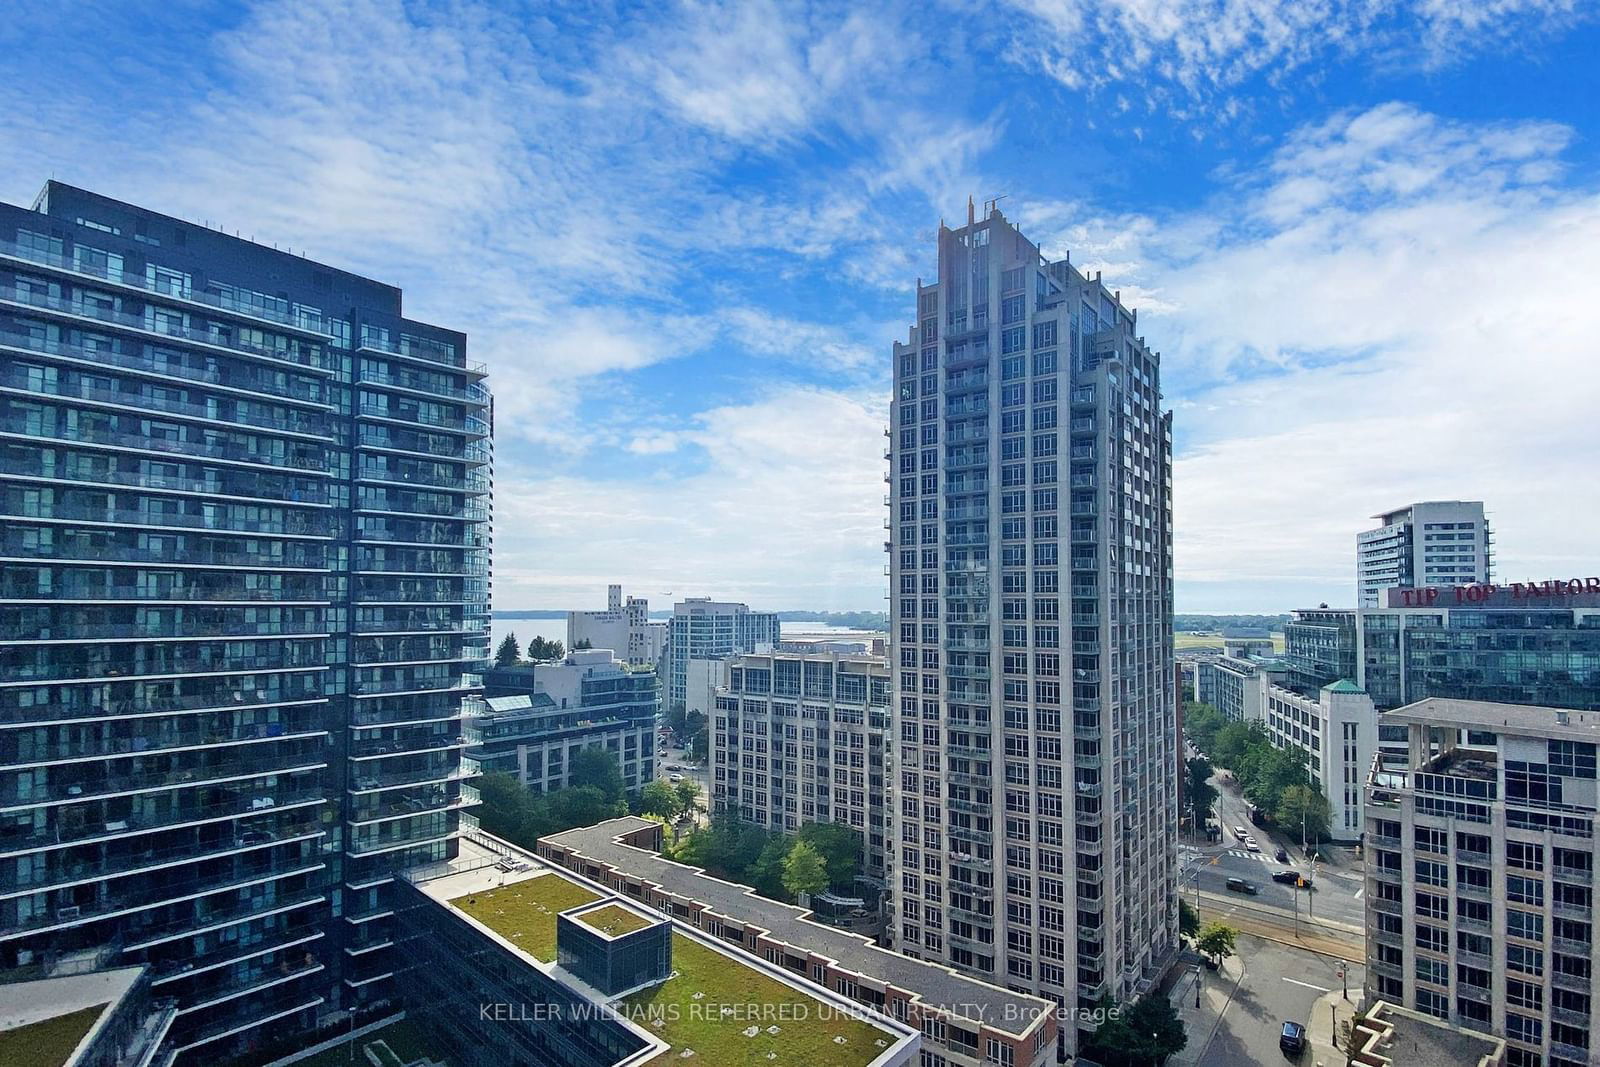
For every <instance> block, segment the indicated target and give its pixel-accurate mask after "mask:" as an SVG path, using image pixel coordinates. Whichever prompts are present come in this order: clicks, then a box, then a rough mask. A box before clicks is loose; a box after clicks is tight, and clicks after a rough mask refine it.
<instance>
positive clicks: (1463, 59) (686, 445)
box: [0, 0, 1600, 611]
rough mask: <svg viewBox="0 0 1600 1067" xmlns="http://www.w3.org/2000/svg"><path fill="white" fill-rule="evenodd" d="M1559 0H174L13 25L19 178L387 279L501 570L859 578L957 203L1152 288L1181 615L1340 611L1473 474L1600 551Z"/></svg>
mask: <svg viewBox="0 0 1600 1067" xmlns="http://www.w3.org/2000/svg"><path fill="white" fill-rule="evenodd" d="M1593 11H1594V7H1593V6H1592V5H1588V4H1580V3H1578V2H1576V0H1485V2H1481V3H1471V2H1468V0H1412V2H1394V3H1373V2H1370V0H1300V2H1296V3H1293V4H1287V3H1285V4H1274V3H1267V2H1264V0H1099V2H1096V3H1087V2H1079V0H1021V2H1014V3H1001V4H985V5H979V4H975V3H963V2H945V3H940V2H933V3H920V4H905V5H900V4H896V3H875V4H869V5H860V4H838V5H813V6H804V5H799V4H765V3H745V4H713V3H693V4H674V3H662V4H654V5H634V4H617V5H604V4H573V5H563V4H513V3H474V2H470V0H461V2H456V3H425V2H417V3H400V2H384V0H295V2H292V3H279V2H256V3H237V4H209V3H197V2H193V0H166V2H163V3H161V4H143V3H132V2H105V3H96V2H87V0H84V2H72V0H65V2H62V3H58V4H38V5H26V6H19V9H18V10H10V11H8V13H7V20H6V21H5V22H4V23H0V55H3V56H4V59H3V60H0V63H3V64H4V66H3V68H0V116H3V117H0V144H3V145H4V146H5V151H4V152H0V198H4V199H6V200H9V201H11V202H13V203H27V202H29V200H30V199H31V198H32V196H33V194H34V193H35V192H36V191H37V189H38V186H39V185H40V183H41V182H42V181H43V180H44V179H45V178H47V177H49V176H52V175H53V176H55V177H57V178H60V179H62V180H66V181H71V182H73V183H76V184H81V185H84V186H87V187H89V188H92V189H96V190H98V191H101V192H104V193H106V194H108V195H112V196H116V197H119V198H122V199H126V200H130V201H134V202H137V203H141V204H144V205H147V206H150V207H153V208H156V209H159V210H163V211H167V212H169V213H171V214H175V215H179V216H182V217H185V218H189V219H193V220H195V221H202V220H210V221H211V222H212V223H213V224H215V223H217V222H219V221H220V222H221V223H222V224H223V225H225V226H227V227H228V228H229V229H239V230H240V231H242V232H243V233H244V234H245V235H246V236H249V235H252V234H253V235H254V236H255V237H256V238H257V239H258V240H261V241H264V242H269V243H277V244H279V245H286V246H289V247H292V248H294V249H295V250H297V251H299V250H302V249H303V250H305V251H306V252H307V254H309V255H311V256H313V257H316V258H320V259H324V260H326V261H328V262H331V263H335V264H338V265H341V266H345V267H348V268H350V269H354V270H358V271H362V272H365V273H369V274H371V275H373V276H376V277H379V278H382V279H384V280H386V281H391V282H395V283H397V284H400V285H402V286H404V288H405V290H406V301H407V310H408V313H410V314H412V315H413V316H415V317H419V318H423V319H428V320H432V321H436V322H439V323H442V324H446V325H450V326H453V327H456V328H460V329H463V330H466V331H467V332H468V334H469V336H470V338H471V341H470V343H471V345H472V346H473V348H474V349H475V354H476V356H477V357H478V358H481V359H485V360H487V361H488V363H489V365H490V369H491V374H492V385H493V387H494V389H495V393H496V398H497V405H498V409H497V410H498V435H497V455H498V467H497V498H496V505H497V513H498V523H497V531H496V578H495V589H496V604H497V606H499V607H502V608H528V607H569V606H585V605H591V606H592V605H597V604H598V603H599V601H600V599H601V598H602V597H603V595H604V587H605V585H606V583H607V582H609V581H622V582H624V583H625V585H626V586H627V587H628V591H629V592H630V593H639V594H644V595H647V596H650V597H652V598H653V599H656V600H664V599H666V597H667V596H668V595H669V594H671V595H676V596H684V595H694V594H701V593H705V594H714V595H718V596H735V597H740V598H743V599H746V600H748V601H750V602H751V603H753V604H757V605H760V606H765V607H773V608H800V607H810V608H829V609H856V608H880V607H881V606H882V604H883V599H882V594H883V589H884V579H883V575H882V565H883V561H884V560H883V554H882V552H881V550H880V549H881V540H882V528H881V520H882V518H883V516H884V514H885V512H884V509H883V506H882V495H883V492H884V486H883V483H882V472H883V461H882V458H881V448H882V438H881V433H882V427H883V423H884V421H885V419H886V417H887V399H888V372H889V351H890V344H891V342H892V341H893V340H894V339H895V338H896V337H902V336H903V335H904V332H905V330H906V329H907V327H908V326H909V324H910V320H911V316H912V310H913V309H912V296H911V292H912V285H913V283H914V281H915V279H916V278H917V277H918V276H919V275H920V276H928V275H930V274H931V273H932V272H933V244H932V234H933V232H934V230H935V228H936V226H937V224H938V222H939V220H940V218H941V217H944V218H947V219H951V220H954V219H956V218H958V217H960V216H961V215H962V213H963V212H964V209H965V204H966V200H967V197H968V196H974V197H976V198H978V199H979V200H983V199H986V198H989V197H994V196H999V195H1002V194H1003V195H1004V196H1005V197H1006V199H1005V200H1003V201H1002V202H1001V206H1002V209H1003V210H1005V211H1006V212H1007V214H1008V215H1010V216H1011V217H1012V218H1014V219H1017V220H1019V221H1020V223H1021V225H1022V226H1023V227H1024V229H1025V230H1026V231H1027V232H1028V233H1029V235H1030V236H1032V237H1033V238H1034V239H1035V240H1037V241H1040V242H1041V243H1042V244H1043V245H1044V246H1045V247H1046V248H1047V249H1048V250H1049V251H1050V252H1052V253H1053V254H1061V253H1065V252H1067V251H1070V252H1071V254H1072V259H1073V262H1074V263H1077V264H1079V265H1080V266H1084V267H1087V268H1090V269H1098V270H1102V271H1104V274H1105V278H1106V280H1107V281H1108V282H1109V283H1111V284H1112V285H1113V286H1114V287H1116V288H1120V289H1121V291H1122V293H1123V298H1124V301H1125V302H1130V303H1133V304H1134V305H1136V306H1138V307H1139V308H1140V323H1141V325H1142V326H1143V327H1144V332H1145V336H1146V338H1147V339H1148V340H1149V341H1150V343H1151V344H1152V345H1153V346H1154V347H1156V348H1157V349H1158V350H1160V351H1161V352H1162V353H1163V372H1164V382H1163V385H1164V391H1165V394H1166V398H1167V402H1168V403H1169V404H1170V405H1172V406H1173V407H1174V408H1175V409H1176V413H1177V414H1176V435H1177V453H1178V459H1177V469H1176V478H1175V480H1176V522H1177V546H1176V555H1177V567H1178V596H1177V606H1178V609H1179V610H1180V611H1275V610H1286V609H1289V608H1292V607H1295V606H1302V605H1306V604H1314V603H1317V602H1319V601H1327V602H1330V603H1335V604H1343V603H1348V602H1349V601H1350V600H1351V599H1352V596H1353V594H1352V586H1353V574H1352V570H1353V543H1354V537H1355V533H1356V531H1357V530H1358V529H1359V528H1361V527H1362V526H1363V525H1365V524H1366V518H1365V517H1366V516H1369V515H1371V514H1373V513H1375V512H1377V511H1380V510H1382V509H1386V508H1389V507H1392V506H1394V505H1396V504H1399V503H1402V502H1405V501H1409V500H1414V499H1452V498H1474V499H1476V498H1481V499H1484V500H1486V501H1487V502H1488V505H1489V508H1490V511H1491V515H1492V517H1493V519H1494V521H1495V522H1496V525H1497V527H1498V535H1497V537H1498V552H1499V563H1500V573H1501V575H1503V576H1504V577H1505V578H1507V579H1508V580H1510V579H1516V578H1542V577H1547V576H1552V575H1561V576H1569V575H1588V574H1592V573H1594V572H1595V570H1596V553H1595V551H1594V540H1595V538H1594V531H1595V530H1596V529H1597V528H1600V505H1597V503H1596V499H1595V497H1596V494H1595V492H1594V486H1595V484H1596V478H1595V470H1594V467H1595V455H1596V444H1595V435H1594V430H1593V427H1594V425H1595V411H1596V408H1597V401H1600V374H1597V372H1596V370H1595V369H1594V365H1593V364H1594V357H1595V354H1596V351H1597V347H1600V346H1597V343H1596V338H1597V337H1600V301H1597V300H1596V299H1595V296H1594V292H1595V288H1596V281H1597V279H1600V174H1597V166H1596V165H1597V162H1600V155H1597V146H1596V140H1595V135H1596V133H1597V132H1600V113H1597V107H1600V104H1597V101H1600V73H1597V71H1596V67H1597V64H1596V63H1595V62H1594V57H1595V56H1596V55H1600V23H1597V22H1596V20H1595V19H1594V18H1593V17H1592V12H1593Z"/></svg>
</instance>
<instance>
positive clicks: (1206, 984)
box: [1167, 956, 1245, 1067]
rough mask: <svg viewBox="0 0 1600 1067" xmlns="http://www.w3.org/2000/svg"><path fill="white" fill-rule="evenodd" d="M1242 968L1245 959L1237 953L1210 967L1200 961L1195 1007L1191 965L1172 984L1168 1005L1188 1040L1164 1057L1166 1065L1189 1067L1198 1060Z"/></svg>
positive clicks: (1241, 976)
mask: <svg viewBox="0 0 1600 1067" xmlns="http://www.w3.org/2000/svg"><path fill="white" fill-rule="evenodd" d="M1244 971H1245V963H1244V961H1243V960H1242V959H1240V958H1239V957H1237V956H1229V957H1228V958H1227V959H1225V960H1223V961H1222V966H1221V967H1219V968H1218V969H1217V970H1214V971H1213V970H1208V969H1207V968H1206V967H1205V966H1204V965H1201V966H1200V975H1201V979H1200V1006H1199V1007H1198V1008H1197V1007H1195V1006H1194V1001H1195V996H1194V985H1195V975H1194V971H1193V970H1192V969H1191V970H1190V972H1189V973H1188V974H1185V975H1184V976H1182V977H1181V978H1180V979H1179V980H1178V981H1177V982H1176V983H1175V984H1174V985H1173V987H1172V993H1171V999H1172V1006H1173V1007H1174V1008H1177V1009H1178V1018H1180V1019H1182V1020H1183V1030H1184V1033H1185V1034H1187V1035H1188V1036H1189V1043H1188V1044H1187V1045H1185V1046H1184V1047H1183V1051H1182V1052H1180V1053H1178V1054H1177V1055H1176V1056H1173V1057H1172V1058H1171V1059H1170V1060H1168V1061H1167V1064H1168V1067H1192V1065H1193V1064H1195V1063H1198V1062H1199V1061H1200V1057H1201V1056H1203V1055H1204V1054H1205V1051H1206V1047H1207V1046H1208V1045H1210V1043H1211V1035H1212V1034H1214V1033H1216V1030H1217V1026H1218V1024H1219V1023H1221V1022H1222V1015H1223V1012H1225V1011H1227V1009H1228V1005H1229V1004H1230V1003H1232V1001H1233V995H1234V993H1235V992H1236V991H1237V990H1238V988H1239V983H1240V982H1241V981H1243V980H1244Z"/></svg>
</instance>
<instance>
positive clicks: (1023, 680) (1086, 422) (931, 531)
mask: <svg viewBox="0 0 1600 1067" xmlns="http://www.w3.org/2000/svg"><path fill="white" fill-rule="evenodd" d="M916 311H917V322H916V324H915V325H914V326H913V327H912V329H911V331H910V335H909V337H908V338H907V340H906V341H905V342H904V343H897V344H896V345H895V346H894V356H893V358H894V386H893V387H894V399H893V402H892V407H891V412H890V425H889V429H888V431H887V432H888V435H889V447H888V449H887V451H886V453H885V457H886V458H887V459H888V460H889V472H888V474H887V476H886V477H887V480H888V482H889V486H890V498H889V502H890V515H889V519H888V521H887V523H886V525H887V526H888V527H889V529H890V539H889V540H888V541H886V542H885V546H884V547H885V549H886V550H887V551H888V553H889V561H890V574H891V588H890V594H891V600H890V603H891V616H890V617H891V633H890V664H891V667H892V669H893V671H894V672H895V677H894V701H895V703H894V708H893V733H894V737H895V745H896V750H895V751H894V752H893V753H892V754H891V756H890V759H891V763H892V771H893V774H892V777H893V788H894V793H893V799H894V804H893V813H892V822H893V824H894V825H893V844H892V846H891V851H890V855H889V858H888V863H889V867H890V877H889V881H890V883H891V885H893V886H894V889H895V891H894V893H893V898H892V902H891V909H892V912H891V922H890V927H889V934H890V936H891V937H892V939H893V940H892V943H893V945H894V947H895V948H897V949H899V950H900V951H901V952H904V953H907V954H909V955H912V956H915V957H917V958H920V959H928V960H935V961H939V962H943V963H947V964H949V965H951V966H954V967H955V968H957V969H958V970H961V971H965V972H967V973H970V974H975V975H978V976H980V977H983V978H985V979H987V980H989V981H992V982H994V983H996V984H1004V985H1006V986H1008V987H1010V988H1013V989H1018V990H1026V991H1029V992H1037V993H1039V994H1041V995H1044V996H1048V997H1050V998H1051V999H1054V1000H1055V1001H1056V1002H1057V1003H1058V1004H1060V1005H1062V1006H1063V1007H1064V1008H1065V1009H1067V1010H1068V1011H1076V1009H1078V1008H1080V1007H1083V1008H1091V1007H1092V1005H1093V1004H1094V1003H1095V1002H1096V1001H1097V999H1098V998H1100V997H1101V996H1103V995H1105V994H1108V993H1109V994H1111V995H1113V996H1115V997H1117V998H1118V999H1121V1000H1126V999H1129V998H1132V997H1137V996H1142V995H1144V994H1145V993H1146V992H1148V991H1149V990H1150V989H1151V988H1153V986H1154V983H1155V981H1156V979H1157V978H1158V977H1159V976H1160V974H1161V973H1162V970H1163V968H1164V967H1165V965H1166V963H1167V961H1168V960H1169V959H1170V958H1171V955H1172V953H1173V952H1174V951H1175V950H1176V948H1177V944H1178V932H1177V905H1176V900H1175V896H1174V892H1173V890H1174V884H1175V875H1176V849H1175V840H1176V833H1177V788H1176V764H1177V757H1178V746H1177V736H1176V733H1177V731H1176V708H1175V706H1174V701H1175V692H1174V685H1173V678H1174V669H1173V641H1172V554H1171V530H1172V510H1171V478H1172V466H1171V451H1172V429H1171V415H1170V413H1169V412H1164V411H1163V410H1162V408H1161V386H1160V358H1159V356H1158V354H1157V353H1155V352H1153V351H1151V349H1150V348H1149V347H1147V346H1146V344H1145V343H1144V340H1143V338H1141V337H1139V335H1138V330H1137V321H1136V317H1135V313H1134V312H1133V311H1132V310H1130V309H1128V308H1126V307H1124V306H1123V305H1122V303H1121V301H1120V300H1119V299H1118V297H1117V294H1116V293H1113V292H1112V291H1110V290H1108V289H1107V288H1106V287H1105V286H1104V285H1102V284H1101V283H1100V281H1099V279H1098V277H1095V278H1090V277H1087V276H1085V275H1084V274H1082V273H1080V272H1079V271H1077V270H1076V269H1074V268H1073V267H1072V265H1071V263H1070V262H1069V261H1068V260H1066V259H1062V260H1058V261H1051V260H1047V259H1045V258H1044V257H1043V256H1041V255H1040V252H1039V248H1038V246H1037V245H1035V244H1033V243H1032V242H1030V241H1029V240H1028V239H1027V238H1026V237H1025V236H1024V235H1023V234H1022V233H1021V232H1019V231H1018V230H1017V229H1016V228H1015V227H1014V226H1012V225H1011V223H1010V222H1008V221H1007V220H1006V218H1005V216H1004V215H1003V214H1002V213H1001V212H1000V211H999V210H997V209H995V208H993V206H992V205H991V206H989V207H988V208H987V209H986V211H985V212H984V216H983V217H982V218H981V219H980V218H978V217H976V213H975V212H974V211H973V210H972V208H971V205H970V204H969V206H968V217H967V222H966V225H965V226H963V227H961V228H960V229H955V230H952V229H949V228H948V227H944V226H941V227H940V229H939V234H938V276H937V278H936V279H935V280H933V281H932V282H928V283H922V282H919V283H918V286H917V304H916ZM1064 1030H1065V1032H1064V1033H1063V1035H1062V1046H1061V1048H1060V1050H1059V1051H1060V1052H1061V1053H1062V1054H1065V1055H1075V1054H1076V1051H1077V1048H1078V1044H1079V1041H1080V1039H1081V1036H1082V1035H1081V1034H1080V1033H1079V1032H1078V1030H1077V1029H1076V1028H1075V1027H1071V1026H1068V1027H1065V1028H1064Z"/></svg>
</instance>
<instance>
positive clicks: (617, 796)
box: [567, 747, 627, 815]
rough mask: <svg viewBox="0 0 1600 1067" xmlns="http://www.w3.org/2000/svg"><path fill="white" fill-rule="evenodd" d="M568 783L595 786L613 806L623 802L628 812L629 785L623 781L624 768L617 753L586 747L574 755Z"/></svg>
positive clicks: (624, 811) (624, 810)
mask: <svg viewBox="0 0 1600 1067" xmlns="http://www.w3.org/2000/svg"><path fill="white" fill-rule="evenodd" d="M567 783H568V785H572V786H585V785H586V786H593V787H594V788H596V789H598V790H599V791H600V793H601V795H603V796H604V797H605V798H606V799H607V800H609V801H611V802H612V804H613V806H615V805H616V804H618V803H622V804H623V814H624V815H626V814H627V806H626V803H625V801H626V795H627V787H626V785H624V783H623V781H622V768H621V767H619V766H618V765H617V757H616V755H615V754H613V753H611V752H609V751H607V750H606V749H603V748H595V747H591V748H585V749H582V750H581V751H579V752H578V753H577V754H576V755H574V756H573V757H572V762H571V764H570V765H569V766H568V767H567Z"/></svg>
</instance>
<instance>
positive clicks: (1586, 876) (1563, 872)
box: [1551, 863, 1594, 885]
mask: <svg viewBox="0 0 1600 1067" xmlns="http://www.w3.org/2000/svg"><path fill="white" fill-rule="evenodd" d="M1551 873H1552V874H1554V875H1555V878H1556V881H1558V882H1572V883H1574V884H1576V885H1592V884H1593V883H1594V871H1593V869H1591V868H1589V867H1563V866H1562V865H1561V864H1559V863H1558V864H1556V865H1555V866H1554V867H1553V868H1551Z"/></svg>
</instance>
